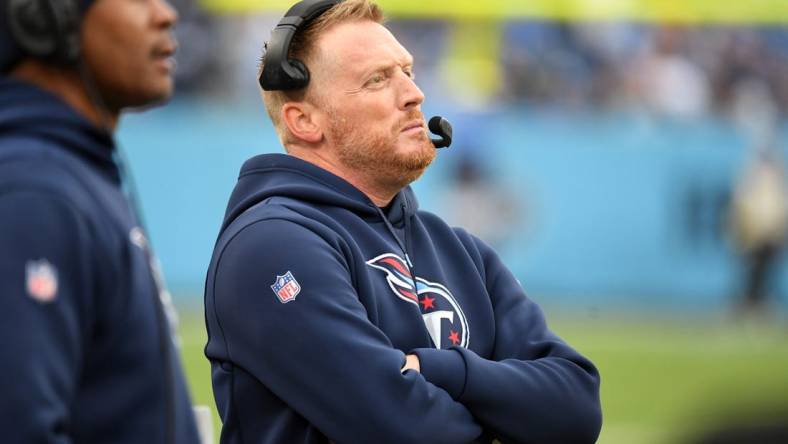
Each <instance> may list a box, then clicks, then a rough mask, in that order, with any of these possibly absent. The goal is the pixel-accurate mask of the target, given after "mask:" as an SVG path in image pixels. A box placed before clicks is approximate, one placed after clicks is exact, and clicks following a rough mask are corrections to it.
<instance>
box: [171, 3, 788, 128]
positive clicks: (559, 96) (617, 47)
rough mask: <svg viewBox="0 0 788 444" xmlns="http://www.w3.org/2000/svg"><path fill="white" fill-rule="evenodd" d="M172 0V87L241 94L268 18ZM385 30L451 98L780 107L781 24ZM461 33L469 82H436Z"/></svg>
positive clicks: (432, 85)
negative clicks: (175, 22)
mask: <svg viewBox="0 0 788 444" xmlns="http://www.w3.org/2000/svg"><path fill="white" fill-rule="evenodd" d="M174 3H175V4H176V6H177V7H178V8H179V10H180V11H182V12H181V15H182V21H181V23H180V25H179V27H178V30H177V34H178V38H179V40H180V42H181V43H182V44H181V48H180V53H179V55H178V64H179V66H178V81H179V84H180V85H179V86H180V87H181V88H180V92H181V93H182V94H183V93H188V94H205V93H208V94H212V95H214V94H218V95H227V94H228V93H229V94H231V95H232V96H233V97H238V96H248V94H249V91H250V86H251V85H253V83H251V82H253V80H254V75H255V72H256V66H255V65H256V64H257V60H258V59H259V56H260V53H261V48H262V44H263V42H264V41H265V40H266V39H267V38H268V33H269V32H270V30H271V29H272V28H273V26H274V25H275V23H276V19H277V17H278V16H277V15H276V14H244V15H215V14H211V13H209V12H207V11H205V10H203V9H202V8H201V7H200V6H199V5H198V4H197V3H196V2H194V1H191V0H177V1H174ZM389 26H390V28H391V29H392V31H393V32H394V33H395V35H397V37H398V38H399V39H400V40H401V41H402V42H403V44H404V45H405V46H406V47H407V48H409V50H410V51H411V52H412V53H413V55H414V57H415V59H416V68H417V75H418V77H419V83H420V84H421V85H422V87H423V88H424V89H426V90H427V91H428V92H430V93H433V94H438V95H440V96H441V98H442V99H446V98H449V99H452V98H453V99H455V100H456V101H458V102H459V103H461V104H474V103H476V104H478V102H481V103H482V104H484V106H489V105H490V104H496V103H514V104H520V103H528V104H538V105H558V106H566V107H570V108H583V107H585V108H592V109H600V108H605V109H611V108H613V109H616V108H625V109H634V110H638V109H642V110H646V111H648V112H653V113H656V114H658V115H664V116H668V117H677V118H692V117H697V116H700V115H704V114H707V113H714V114H719V115H723V116H725V117H730V118H733V119H739V118H740V117H741V116H742V115H743V114H747V113H750V114H751V113H753V112H757V113H759V115H760V116H763V117H767V118H769V119H775V118H779V117H780V116H784V115H785V114H786V111H788V29H786V28H785V27H778V26H773V27H746V26H729V25H706V26H691V27H690V26H681V25H653V24H639V23H620V22H587V23H582V22H540V21H526V20H512V21H508V22H504V23H479V24H470V25H469V24H463V23H459V24H458V23H451V22H448V21H435V20H412V19H411V20H402V19H396V18H394V19H391V20H390V21H389ZM469 31H470V35H469V36H466V37H465V40H463V36H458V34H462V33H466V34H468V32H469ZM479 31H481V32H479ZM474 32H476V34H475V35H474ZM468 40H473V41H472V42H471V44H475V45H477V46H479V45H480V46H482V50H481V51H476V52H475V53H474V52H471V53H470V55H471V57H465V58H463V59H462V60H463V62H462V63H464V64H465V65H466V66H465V67H464V68H468V66H467V65H473V64H476V68H474V67H473V66H471V67H470V70H471V73H472V75H475V76H476V78H475V80H476V81H474V82H466V83H465V84H464V85H463V88H461V90H460V91H458V90H457V89H456V84H454V83H452V82H446V80H447V77H452V76H453V75H454V74H456V73H457V71H455V70H452V69H451V68H456V67H457V65H451V63H450V62H451V59H452V56H453V54H452V53H456V52H459V53H461V54H462V53H463V51H464V49H463V48H460V49H456V48H453V46H456V45H457V44H458V43H457V42H459V44H466V43H468ZM452 41H454V43H453V42H452ZM479 41H482V42H486V43H481V44H479V43H478V42H479ZM466 54H467V53H466ZM455 55H456V54H455ZM447 60H448V61H449V62H447ZM490 65H492V67H490ZM447 68H448V69H449V72H450V73H447V72H446V71H447ZM462 69H463V67H460V69H459V71H462ZM460 77H461V76H460ZM490 77H492V79H490ZM485 85H492V86H490V87H485ZM480 88H481V91H479V89H480Z"/></svg>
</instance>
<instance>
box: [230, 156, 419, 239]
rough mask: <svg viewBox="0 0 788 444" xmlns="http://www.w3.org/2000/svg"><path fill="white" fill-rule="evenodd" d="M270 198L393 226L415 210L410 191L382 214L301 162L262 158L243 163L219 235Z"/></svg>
mask: <svg viewBox="0 0 788 444" xmlns="http://www.w3.org/2000/svg"><path fill="white" fill-rule="evenodd" d="M271 197H290V198H293V199H297V200H300V201H302V202H310V203H313V204H316V205H330V206H334V207H341V208H346V209H348V210H349V211H352V212H353V213H355V214H357V215H359V216H360V217H362V218H364V219H378V220H379V219H380V218H381V217H383V215H385V217H386V218H387V219H388V221H389V222H390V223H391V224H392V225H395V226H399V225H401V224H402V223H403V222H404V221H405V219H406V218H409V217H411V216H413V214H414V213H415V212H416V210H418V202H417V201H416V196H415V195H414V193H413V190H411V188H410V187H409V186H408V187H405V188H403V189H402V190H401V191H400V192H399V193H397V195H396V196H395V197H394V199H393V200H392V202H391V204H390V205H389V206H388V207H387V208H386V210H385V213H384V212H382V211H381V209H380V208H378V207H377V206H375V204H374V203H373V202H372V201H371V200H370V199H369V197H367V196H366V195H365V194H364V193H363V192H361V191H360V190H359V189H358V188H356V187H354V186H353V185H351V184H350V183H349V182H347V181H346V180H344V179H342V178H341V177H339V176H336V175H334V174H332V173H330V172H328V171H326V170H324V169H322V168H320V167H318V166H316V165H313V164H311V163H309V162H307V161H305V160H301V159H299V158H297V157H293V156H290V155H287V154H262V155H259V156H255V157H253V158H251V159H249V160H247V161H246V163H244V165H243V167H242V168H241V173H240V175H239V177H238V183H237V184H236V186H235V189H234V190H233V193H232V195H231V196H230V202H229V204H228V206H227V212H226V213H225V219H224V223H223V224H222V231H224V229H225V228H227V226H228V225H230V223H231V222H232V221H233V220H235V219H236V218H237V217H238V216H239V215H241V213H243V212H244V211H246V210H247V209H249V208H251V207H252V206H254V205H256V204H258V203H260V202H262V201H264V200H266V199H268V198H271Z"/></svg>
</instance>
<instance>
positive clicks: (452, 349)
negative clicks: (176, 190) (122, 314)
mask: <svg viewBox="0 0 788 444" xmlns="http://www.w3.org/2000/svg"><path fill="white" fill-rule="evenodd" d="M205 309H206V320H207V327H208V344H207V346H206V355H207V356H208V358H209V359H210V360H211V364H212V368H213V388H214V394H215V397H216V403H217V406H218V409H219V413H220V415H221V417H222V420H223V423H224V428H223V430H222V435H221V441H222V443H224V444H230V443H233V444H235V443H239V444H240V443H245V444H250V443H324V442H328V441H333V442H337V443H416V442H425V443H451V444H457V443H467V442H490V440H491V439H493V438H496V439H499V440H500V441H502V442H519V443H563V444H571V443H590V442H594V441H595V440H596V438H597V435H598V433H599V429H600V426H601V411H600V403H599V375H598V373H597V370H596V368H595V367H594V365H593V364H592V363H591V362H589V361H588V360H587V359H585V358H584V357H583V356H581V355H580V354H578V353H577V352H576V351H574V350H573V349H572V348H570V347H569V346H568V345H567V344H566V343H564V342H563V341H562V340H561V339H559V338H558V337H557V336H556V335H554V334H553V333H551V332H550V331H549V330H548V328H547V326H546V325H545V320H544V316H543V314H542V312H541V310H540V309H539V307H538V306H537V305H536V304H534V303H533V302H532V301H531V300H529V299H528V298H527V297H526V296H525V294H524V292H523V289H522V288H521V287H520V285H519V283H518V281H517V280H516V279H515V278H514V276H513V275H512V274H511V273H510V272H509V271H508V270H507V269H506V267H505V266H504V265H503V264H502V263H501V262H500V260H499V259H498V256H497V255H496V254H495V253H494V252H493V251H492V250H491V249H490V248H489V247H488V246H487V245H485V244H484V243H483V242H481V241H480V240H479V239H477V238H475V237H474V236H472V235H470V234H468V233H467V232H465V231H463V230H462V229H458V228H451V227H449V226H447V225H446V224H445V223H444V222H443V221H442V220H441V219H440V218H438V217H437V216H435V215H433V214H430V213H428V212H425V211H419V210H418V204H417V203H416V198H415V197H414V195H413V193H412V191H411V189H410V188H409V187H407V188H405V189H403V190H402V191H401V192H400V193H399V194H398V195H397V196H396V197H395V199H394V200H393V202H392V203H391V204H390V205H389V206H388V207H386V208H385V209H379V208H378V207H376V206H375V205H374V204H373V203H372V201H370V200H369V199H368V198H367V197H366V196H365V195H364V194H363V193H362V192H361V191H359V190H358V189H356V188H355V187H353V186H352V185H351V184H349V183H348V182H346V181H344V180H343V179H341V178H339V177H337V176H335V175H333V174H331V173H329V172H327V171H325V170H323V169H321V168H318V167H317V166H314V165H312V164H310V163H307V162H305V161H302V160H300V159H297V158H295V157H291V156H287V155H282V154H272V155H261V156H257V157H254V158H252V159H250V160H249V161H247V162H246V164H245V165H244V166H243V168H242V170H241V174H240V178H239V180H238V184H237V185H236V187H235V190H234V192H233V194H232V197H231V198H230V203H229V206H228V209H227V214H226V217H225V221H224V224H223V226H222V229H221V233H220V235H219V239H218V242H217V244H216V247H215V250H214V254H213V259H212V261H211V264H210V268H209V271H208V277H207V281H206V298H205ZM407 353H415V354H416V355H418V357H419V360H420V363H421V373H418V372H415V371H412V370H408V371H405V372H404V373H401V372H400V369H401V368H402V366H403V364H404V362H405V355H406V354H407Z"/></svg>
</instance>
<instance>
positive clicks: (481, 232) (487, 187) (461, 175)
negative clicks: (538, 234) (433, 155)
mask: <svg viewBox="0 0 788 444" xmlns="http://www.w3.org/2000/svg"><path fill="white" fill-rule="evenodd" d="M460 153H462V154H463V155H462V157H461V158H460V160H459V161H458V162H457V164H456V166H455V168H454V171H453V176H452V177H451V178H450V182H449V189H448V190H447V191H446V193H444V194H443V198H442V202H443V204H442V209H441V214H442V215H443V216H444V217H445V219H446V221H447V222H448V223H449V224H450V225H452V226H459V227H462V228H464V229H466V230H467V231H468V232H470V233H473V234H474V235H476V236H478V237H479V238H480V239H482V240H483V241H485V242H487V243H488V244H490V245H492V246H493V247H494V248H498V247H501V246H503V245H504V241H505V240H506V239H507V238H508V237H509V236H510V235H512V230H513V229H514V228H515V227H517V226H518V225H522V224H519V223H518V222H519V221H518V219H519V217H518V216H519V214H518V213H519V211H518V205H519V203H520V202H522V201H523V199H522V198H519V199H515V198H514V197H513V196H511V195H510V193H509V192H508V189H507V188H506V187H503V186H499V185H498V184H496V183H495V182H494V181H493V180H492V179H491V178H490V177H489V175H488V174H487V172H486V171H485V170H484V166H483V165H482V162H481V159H480V158H479V156H477V155H473V154H472V153H468V152H467V151H466V152H462V151H461V152H460Z"/></svg>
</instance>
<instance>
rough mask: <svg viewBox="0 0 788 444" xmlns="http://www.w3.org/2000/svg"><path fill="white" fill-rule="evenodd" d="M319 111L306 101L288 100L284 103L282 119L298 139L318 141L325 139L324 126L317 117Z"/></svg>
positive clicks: (310, 141) (311, 141)
mask: <svg viewBox="0 0 788 444" xmlns="http://www.w3.org/2000/svg"><path fill="white" fill-rule="evenodd" d="M317 111H318V110H317V109H316V108H315V107H314V106H312V105H311V104H309V103H306V102H287V103H285V104H284V105H282V121H283V122H284V123H285V125H287V129H289V130H290V133H291V134H293V136H295V137H296V138H297V139H300V140H303V141H304V142H308V143H318V142H320V141H321V140H323V128H321V127H320V124H319V120H318V119H317Z"/></svg>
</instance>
